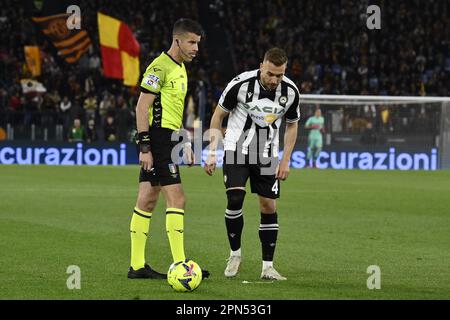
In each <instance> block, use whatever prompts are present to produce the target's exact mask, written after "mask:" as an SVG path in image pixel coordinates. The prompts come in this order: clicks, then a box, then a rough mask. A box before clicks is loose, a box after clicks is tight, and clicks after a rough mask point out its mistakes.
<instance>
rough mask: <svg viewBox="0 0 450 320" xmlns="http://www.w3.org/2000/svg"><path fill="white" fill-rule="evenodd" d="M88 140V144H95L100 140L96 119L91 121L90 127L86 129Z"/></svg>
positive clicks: (89, 122)
mask: <svg viewBox="0 0 450 320" xmlns="http://www.w3.org/2000/svg"><path fill="white" fill-rule="evenodd" d="M86 138H87V139H86V141H87V142H88V143H91V142H95V141H97V140H98V136H97V129H96V127H95V121H94V119H90V120H89V121H88V126H87V129H86Z"/></svg>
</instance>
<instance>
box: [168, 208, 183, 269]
mask: <svg viewBox="0 0 450 320" xmlns="http://www.w3.org/2000/svg"><path fill="white" fill-rule="evenodd" d="M166 231H167V237H168V238H169V243H170V250H171V251H172V257H173V261H174V262H178V261H183V260H184V259H186V257H185V255H184V237H183V233H184V210H183V209H177V208H167V210H166Z"/></svg>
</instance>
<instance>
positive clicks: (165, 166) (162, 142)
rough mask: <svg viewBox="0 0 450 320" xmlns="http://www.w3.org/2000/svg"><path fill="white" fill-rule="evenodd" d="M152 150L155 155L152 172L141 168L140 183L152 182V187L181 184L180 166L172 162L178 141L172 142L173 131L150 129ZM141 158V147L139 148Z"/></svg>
mask: <svg viewBox="0 0 450 320" xmlns="http://www.w3.org/2000/svg"><path fill="white" fill-rule="evenodd" d="M149 133H150V148H151V152H152V155H153V167H152V169H151V170H150V171H145V170H144V169H142V168H141V172H140V174H139V182H150V184H151V185H152V186H167V185H171V184H178V183H181V177H180V170H179V168H178V165H177V164H175V163H173V161H172V149H173V148H174V147H175V146H176V145H177V144H178V141H172V140H171V138H172V133H173V130H170V129H166V128H150V130H149ZM137 153H138V157H139V146H137Z"/></svg>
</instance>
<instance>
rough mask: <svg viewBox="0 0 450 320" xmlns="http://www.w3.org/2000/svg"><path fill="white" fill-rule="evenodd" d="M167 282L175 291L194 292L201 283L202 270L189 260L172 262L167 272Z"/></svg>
mask: <svg viewBox="0 0 450 320" xmlns="http://www.w3.org/2000/svg"><path fill="white" fill-rule="evenodd" d="M167 282H169V284H170V286H171V287H172V288H173V289H174V290H175V291H178V292H191V291H194V290H195V289H197V288H198V286H199V285H200V283H201V282H202V269H200V266H199V265H198V264H197V263H195V262H194V261H192V260H190V259H186V260H184V261H179V262H174V263H172V264H171V265H170V267H169V271H168V272H167Z"/></svg>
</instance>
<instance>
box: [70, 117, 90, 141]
mask: <svg viewBox="0 0 450 320" xmlns="http://www.w3.org/2000/svg"><path fill="white" fill-rule="evenodd" d="M85 140H86V131H85V130H84V127H83V126H82V125H81V121H80V119H75V120H74V121H73V126H72V128H70V130H69V136H68V141H69V142H83V141H85Z"/></svg>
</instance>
